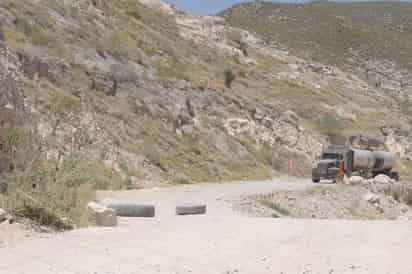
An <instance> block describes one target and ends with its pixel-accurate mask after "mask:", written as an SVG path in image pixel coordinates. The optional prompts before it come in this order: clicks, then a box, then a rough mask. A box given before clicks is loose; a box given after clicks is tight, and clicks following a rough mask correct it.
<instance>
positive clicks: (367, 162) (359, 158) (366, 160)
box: [352, 149, 375, 169]
mask: <svg viewBox="0 0 412 274" xmlns="http://www.w3.org/2000/svg"><path fill="white" fill-rule="evenodd" d="M352 151H353V168H354V169H373V168H374V166H375V154H374V153H373V152H372V151H369V150H360V149H352Z"/></svg>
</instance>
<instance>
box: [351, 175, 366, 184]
mask: <svg viewBox="0 0 412 274" xmlns="http://www.w3.org/2000/svg"><path fill="white" fill-rule="evenodd" d="M363 181H364V180H363V178H362V177H360V176H352V177H350V179H349V182H350V184H351V185H353V186H355V185H361V184H362V183H363Z"/></svg>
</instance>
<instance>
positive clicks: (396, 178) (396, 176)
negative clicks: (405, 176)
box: [389, 172, 400, 181]
mask: <svg viewBox="0 0 412 274" xmlns="http://www.w3.org/2000/svg"><path fill="white" fill-rule="evenodd" d="M389 177H391V178H392V179H394V180H395V181H399V179H400V178H399V173H398V172H391V174H390V176H389Z"/></svg>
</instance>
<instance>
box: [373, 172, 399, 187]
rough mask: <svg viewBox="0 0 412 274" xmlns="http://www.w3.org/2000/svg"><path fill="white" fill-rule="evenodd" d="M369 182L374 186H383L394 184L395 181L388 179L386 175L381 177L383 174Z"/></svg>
mask: <svg viewBox="0 0 412 274" xmlns="http://www.w3.org/2000/svg"><path fill="white" fill-rule="evenodd" d="M370 181H371V182H372V183H374V184H383V185H387V184H393V183H395V181H394V180H393V179H391V178H390V177H388V176H386V175H383V174H379V175H378V176H376V177H375V178H373V179H372V180H370Z"/></svg>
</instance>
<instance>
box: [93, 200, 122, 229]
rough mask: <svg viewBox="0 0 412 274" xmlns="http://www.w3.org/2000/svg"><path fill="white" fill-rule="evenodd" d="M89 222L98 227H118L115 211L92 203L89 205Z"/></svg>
mask: <svg viewBox="0 0 412 274" xmlns="http://www.w3.org/2000/svg"><path fill="white" fill-rule="evenodd" d="M87 213H88V216H89V222H90V223H91V224H93V225H96V226H117V216H116V213H115V211H114V210H113V209H111V208H107V207H106V206H104V205H101V204H98V203H95V202H90V203H89V204H88V205H87Z"/></svg>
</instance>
